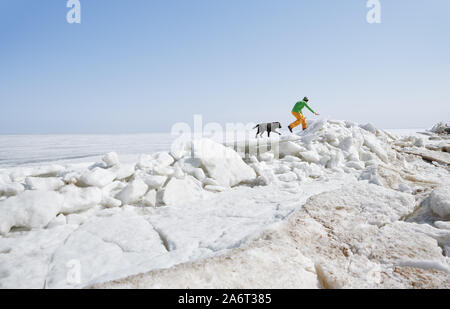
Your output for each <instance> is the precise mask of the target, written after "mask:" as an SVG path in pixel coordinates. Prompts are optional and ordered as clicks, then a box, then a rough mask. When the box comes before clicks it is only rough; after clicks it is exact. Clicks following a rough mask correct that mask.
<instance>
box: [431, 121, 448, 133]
mask: <svg viewBox="0 0 450 309" xmlns="http://www.w3.org/2000/svg"><path fill="white" fill-rule="evenodd" d="M430 131H431V132H433V133H436V134H450V126H449V125H448V124H446V123H444V122H439V123H437V124H435V125H434V126H433V127H432V128H431V129H430Z"/></svg>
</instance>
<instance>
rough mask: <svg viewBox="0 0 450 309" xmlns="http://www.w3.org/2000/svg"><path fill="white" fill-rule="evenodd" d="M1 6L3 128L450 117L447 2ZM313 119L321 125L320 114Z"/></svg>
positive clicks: (128, 128) (88, 1)
mask: <svg viewBox="0 0 450 309" xmlns="http://www.w3.org/2000/svg"><path fill="white" fill-rule="evenodd" d="M80 2H81V5H82V10H81V13H82V17H81V24H68V23H67V21H66V14H67V12H68V11H69V9H68V8H66V0H41V1H30V0H1V1H0V134H29V133H134V132H168V131H170V128H171V126H172V124H174V123H175V122H180V121H184V122H188V123H192V119H193V114H202V115H203V119H204V122H220V123H226V122H265V121H281V122H282V123H283V124H285V125H287V124H288V123H290V122H291V121H293V120H294V119H293V117H292V115H291V114H290V110H291V109H292V106H293V104H294V103H295V102H296V101H297V100H298V99H301V98H303V96H305V95H307V96H309V97H310V99H311V101H310V103H311V106H312V107H313V108H314V109H315V110H316V111H317V112H319V113H320V114H321V115H322V116H325V117H330V118H333V119H348V120H352V121H356V122H360V123H366V122H371V123H373V124H374V125H376V126H377V127H381V128H421V127H430V126H432V125H433V124H434V123H436V122H438V121H440V120H443V121H450V119H449V118H450V1H448V0H428V1H425V0H380V2H381V5H382V17H381V18H382V20H381V21H382V23H381V24H368V23H367V21H366V14H367V12H368V10H369V9H368V8H366V0H345V1H336V0H279V1H275V0H132V1H130V0H80ZM305 114H306V115H307V117H309V118H314V117H315V116H313V115H312V114H310V113H309V112H305Z"/></svg>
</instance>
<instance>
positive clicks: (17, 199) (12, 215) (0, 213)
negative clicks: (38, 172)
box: [0, 191, 64, 234]
mask: <svg viewBox="0 0 450 309" xmlns="http://www.w3.org/2000/svg"><path fill="white" fill-rule="evenodd" d="M63 201H64V198H63V196H62V195H61V194H59V193H57V192H51V191H26V192H23V193H21V194H19V195H18V196H13V197H10V198H9V199H7V200H5V201H2V202H0V234H6V233H8V232H9V231H10V229H11V228H12V227H23V228H42V227H45V226H46V225H47V224H48V223H49V222H50V221H51V220H52V219H54V218H55V217H56V215H57V214H58V213H59V211H60V209H61V206H62V203H63Z"/></svg>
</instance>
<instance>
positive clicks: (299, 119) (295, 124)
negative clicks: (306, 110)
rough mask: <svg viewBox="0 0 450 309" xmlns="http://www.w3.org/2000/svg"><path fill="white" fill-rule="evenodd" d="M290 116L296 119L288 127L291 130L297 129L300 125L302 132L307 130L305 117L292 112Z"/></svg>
mask: <svg viewBox="0 0 450 309" xmlns="http://www.w3.org/2000/svg"><path fill="white" fill-rule="evenodd" d="M292 115H294V117H295V118H297V120H296V121H294V122H293V123H291V124H290V125H289V127H290V128H291V129H293V128H295V127H298V126H299V125H300V124H301V125H302V127H303V130H306V129H307V128H308V125H307V123H306V118H305V116H303V115H302V114H300V113H297V112H292Z"/></svg>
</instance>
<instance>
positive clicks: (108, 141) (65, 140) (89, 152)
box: [0, 133, 176, 168]
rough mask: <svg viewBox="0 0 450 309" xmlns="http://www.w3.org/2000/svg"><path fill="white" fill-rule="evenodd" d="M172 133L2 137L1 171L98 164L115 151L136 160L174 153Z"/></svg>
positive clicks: (0, 138)
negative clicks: (141, 157) (141, 156)
mask: <svg viewBox="0 0 450 309" xmlns="http://www.w3.org/2000/svg"><path fill="white" fill-rule="evenodd" d="M175 138H176V136H173V135H171V134H169V133H150V134H118V135H90V134H84V135H0V168H11V167H16V166H27V165H40V164H41V163H44V162H45V163H76V162H86V161H95V160H98V159H100V158H101V156H103V155H104V154H105V153H108V152H111V151H115V152H117V153H118V154H119V155H120V156H121V158H122V159H126V160H131V161H132V160H135V159H136V157H137V156H139V155H140V154H143V153H154V152H158V151H168V150H170V146H171V143H172V142H173V141H174V140H175Z"/></svg>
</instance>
